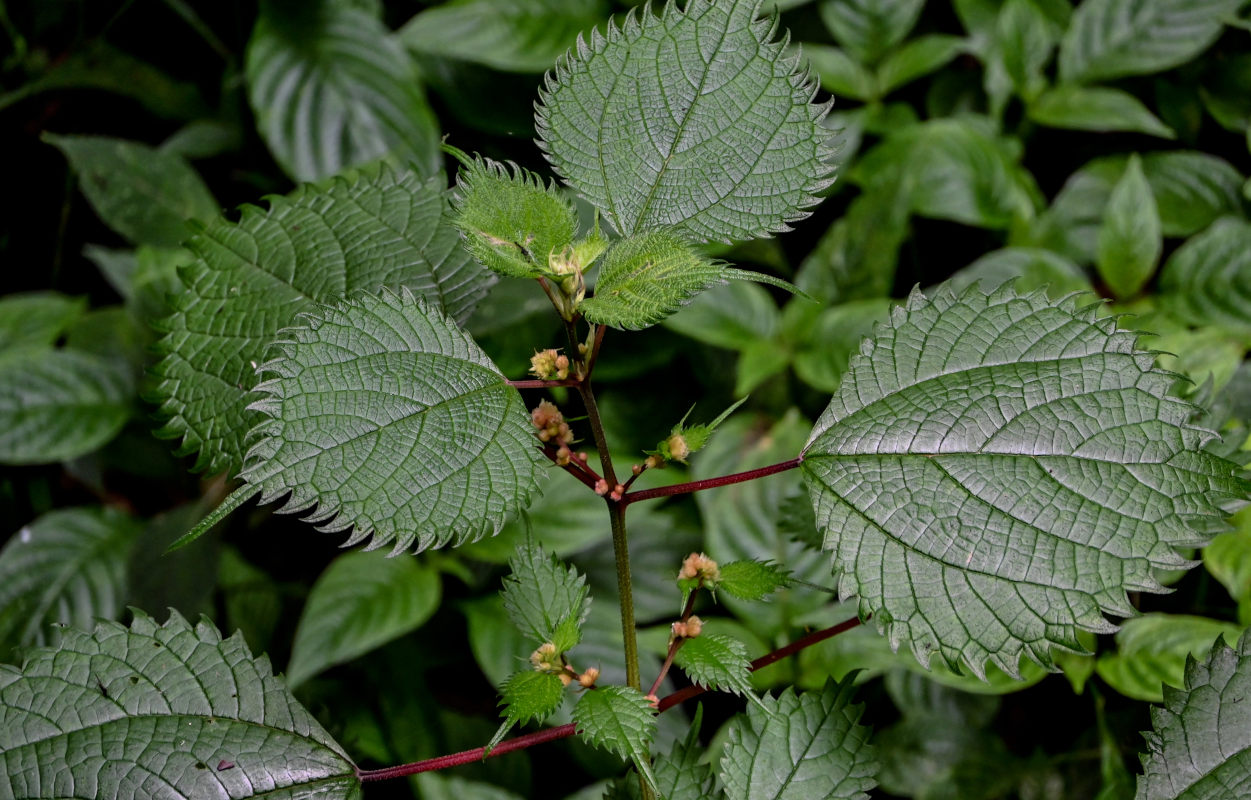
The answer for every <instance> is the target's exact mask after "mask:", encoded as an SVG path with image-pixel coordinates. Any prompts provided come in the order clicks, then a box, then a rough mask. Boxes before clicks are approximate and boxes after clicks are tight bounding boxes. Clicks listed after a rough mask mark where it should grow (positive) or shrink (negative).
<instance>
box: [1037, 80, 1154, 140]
mask: <svg viewBox="0 0 1251 800" xmlns="http://www.w3.org/2000/svg"><path fill="white" fill-rule="evenodd" d="M1029 117H1030V119H1032V120H1034V121H1035V122H1037V123H1039V124H1040V125H1047V126H1049V127H1052V128H1069V129H1072V130H1080V131H1130V132H1137V133H1146V134H1150V135H1151V136H1159V137H1161V138H1163V139H1174V138H1176V137H1177V134H1176V133H1174V132H1173V130H1172V129H1171V128H1169V127H1168V126H1167V125H1165V124H1164V123H1163V122H1161V121H1160V119H1159V118H1158V117H1156V115H1155V114H1152V113H1151V111H1150V110H1149V109H1148V108H1147V107H1146V106H1145V105H1143V104H1142V103H1140V102H1139V101H1138V99H1137V98H1136V97H1134V96H1133V95H1132V94H1129V93H1128V92H1123V91H1121V90H1120V89H1109V88H1106V87H1086V86H1073V85H1062V86H1057V87H1056V88H1054V89H1052V90H1050V91H1047V92H1045V93H1043V94H1042V95H1040V96H1039V97H1038V99H1037V100H1036V101H1035V102H1034V103H1033V104H1031V105H1030V108H1029Z"/></svg>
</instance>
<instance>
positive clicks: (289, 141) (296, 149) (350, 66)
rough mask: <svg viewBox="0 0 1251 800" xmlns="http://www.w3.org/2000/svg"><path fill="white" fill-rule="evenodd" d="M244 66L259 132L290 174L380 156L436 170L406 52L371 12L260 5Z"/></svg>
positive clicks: (320, 174) (426, 113)
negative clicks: (260, 11)
mask: <svg viewBox="0 0 1251 800" xmlns="http://www.w3.org/2000/svg"><path fill="white" fill-rule="evenodd" d="M245 73H246V78H247V85H248V100H249V101H251V104H252V111H253V113H255V115H256V125H257V129H258V130H259V131H260V134H261V138H262V139H264V140H265V143H266V144H267V145H269V150H270V152H271V153H273V155H274V159H275V160H277V161H278V163H279V164H281V165H282V168H283V169H284V170H285V171H286V172H287V174H288V175H290V176H291V177H292V178H294V179H296V180H297V181H311V180H317V179H319V178H326V177H329V176H331V175H334V174H335V173H338V172H341V171H343V170H344V169H345V168H347V167H353V166H358V165H360V164H363V163H365V162H367V161H373V160H375V159H378V158H381V157H383V156H387V155H393V156H394V157H395V158H397V159H399V160H400V161H401V162H403V163H408V162H412V164H413V165H414V167H415V168H416V170H417V171H418V172H419V173H421V174H422V175H423V176H428V175H434V174H435V173H436V172H438V170H439V125H438V120H436V119H435V118H434V115H433V114H432V113H431V112H430V107H429V106H427V105H426V100H425V98H424V97H423V96H422V92H421V88H420V83H419V82H418V79H417V70H416V68H415V67H414V66H413V63H412V61H411V60H410V58H409V56H408V53H406V52H405V51H404V48H403V47H402V46H401V45H400V44H399V43H398V42H397V41H395V40H394V39H393V38H392V37H391V36H390V35H389V31H387V30H386V28H385V27H383V25H382V23H381V22H380V21H379V20H378V19H377V18H376V17H375V16H374V15H372V14H369V13H367V12H365V11H362V10H360V9H357V8H352V7H351V5H350V4H347V3H337V2H327V0H315V2H310V3H295V4H291V3H287V4H280V3H269V4H265V5H263V6H262V13H261V15H260V18H259V19H258V20H257V23H256V28H255V29H254V30H253V31H252V38H251V39H250V40H249V41H248V49H247V56H246V63H245Z"/></svg>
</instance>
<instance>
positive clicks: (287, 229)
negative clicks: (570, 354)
mask: <svg viewBox="0 0 1251 800" xmlns="http://www.w3.org/2000/svg"><path fill="white" fill-rule="evenodd" d="M449 214H450V210H449V208H448V201H447V197H446V192H445V191H444V190H443V182H442V179H440V178H431V179H429V180H426V181H423V180H421V179H419V178H418V177H417V176H416V175H414V174H413V173H411V172H399V171H395V170H392V169H389V168H386V167H383V168H379V169H374V170H369V171H364V170H362V171H360V172H358V173H355V174H353V175H350V176H348V177H344V178H335V179H332V180H331V181H328V182H326V183H324V184H314V185H307V186H302V187H300V188H298V189H296V190H295V191H294V192H292V193H291V194H290V195H287V196H286V197H274V198H270V208H269V210H268V211H265V210H262V209H259V208H254V207H245V208H244V209H243V214H242V218H241V219H240V220H239V222H238V223H231V222H227V221H226V220H225V219H221V218H219V219H217V220H215V221H213V222H211V223H209V225H208V226H207V227H206V228H205V229H204V230H203V231H202V232H201V233H200V234H199V235H197V236H196V237H195V238H194V239H192V240H191V242H190V243H189V244H188V247H189V248H190V249H191V251H192V252H193V253H194V254H195V256H196V260H195V261H194V262H193V263H192V264H191V265H190V266H188V267H186V268H185V269H184V270H183V273H182V278H183V281H184V283H185V284H186V287H187V290H186V292H185V293H182V294H180V295H178V296H177V297H176V298H175V300H174V302H175V306H174V313H173V315H172V316H171V317H169V318H168V319H166V320H165V321H164V323H163V326H164V328H165V330H166V335H165V337H164V338H163V339H162V340H161V342H160V343H159V345H158V349H159V350H160V352H161V353H162V355H163V356H164V358H163V359H162V360H161V362H160V363H159V364H157V366H156V367H155V369H154V374H155V377H156V378H157V384H156V386H155V389H154V395H155V399H157V400H158V401H159V402H160V403H161V407H160V415H161V417H162V418H163V419H164V420H165V423H166V424H165V426H164V427H163V428H162V429H161V431H159V434H160V435H162V436H164V437H167V438H181V439H182V444H181V446H180V447H179V448H178V454H179V455H187V454H190V453H198V457H197V458H196V462H195V469H197V470H207V471H208V472H219V471H222V470H226V471H229V472H231V473H232V474H233V473H236V472H238V471H239V469H240V468H241V466H242V464H243V456H244V452H245V447H244V445H245V437H246V435H247V433H248V431H249V430H250V429H251V428H252V426H253V425H254V424H255V423H256V422H257V421H258V417H257V416H256V415H255V414H254V413H251V412H249V411H247V404H248V403H249V402H250V400H249V398H248V397H247V393H248V390H250V389H251V388H252V387H253V386H254V385H255V384H256V381H257V378H256V367H257V365H258V364H260V362H261V361H262V360H263V359H264V356H265V353H266V349H267V348H268V346H269V344H270V342H272V341H273V338H274V336H275V334H277V332H278V330H279V329H280V328H283V327H285V326H287V325H291V324H293V323H294V322H295V317H296V315H297V314H298V313H300V312H303V311H308V310H309V309H311V308H312V307H313V304H314V303H318V302H321V303H327V302H333V301H336V300H339V299H341V298H343V297H344V296H347V295H351V294H353V293H357V292H361V291H369V292H376V291H378V290H379V289H381V288H383V287H390V288H396V287H399V286H405V287H407V288H409V289H411V290H412V291H414V292H415V293H417V294H418V295H420V296H422V297H424V298H426V299H427V300H428V301H429V302H432V303H437V304H438V305H439V306H440V307H441V308H442V310H443V311H445V312H446V313H447V314H449V315H450V316H452V317H453V318H455V319H457V320H464V319H465V318H466V317H468V316H469V314H470V312H472V311H473V307H474V305H475V304H476V303H477V301H478V300H479V299H481V297H482V296H483V294H485V292H486V290H487V288H488V287H489V284H490V282H489V281H488V280H486V275H487V273H485V272H484V271H483V270H482V268H481V267H479V266H478V265H476V264H474V263H473V260H472V259H471V258H470V257H469V254H468V253H466V252H465V250H464V248H463V247H462V246H461V243H460V236H459V234H458V233H457V231H456V229H455V227H453V226H452V224H451V222H450V219H449V216H448V215H449Z"/></svg>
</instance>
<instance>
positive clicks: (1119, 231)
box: [1095, 155, 1164, 297]
mask: <svg viewBox="0 0 1251 800" xmlns="http://www.w3.org/2000/svg"><path fill="white" fill-rule="evenodd" d="M1104 214H1105V216H1104V220H1103V225H1102V226H1101V227H1100V228H1099V242H1098V249H1097V250H1096V251H1095V266H1096V267H1098V269H1099V275H1100V277H1102V278H1103V280H1104V282H1105V283H1107V284H1108V288H1110V289H1111V290H1112V293H1113V294H1115V295H1116V296H1117V297H1132V296H1133V295H1135V294H1137V293H1138V291H1139V290H1140V289H1142V287H1143V286H1144V285H1145V284H1146V283H1147V281H1148V280H1150V279H1151V276H1152V274H1154V273H1155V265H1156V262H1157V261H1159V259H1160V251H1161V250H1163V249H1164V240H1163V237H1162V236H1161V234H1160V215H1159V212H1158V211H1157V210H1156V206H1155V197H1154V196H1153V195H1152V194H1151V187H1150V185H1148V184H1147V178H1146V176H1145V175H1143V173H1142V162H1141V161H1140V160H1139V159H1138V156H1136V155H1135V156H1133V157H1131V158H1130V160H1129V167H1128V168H1126V170H1125V174H1124V175H1122V176H1121V179H1120V180H1119V181H1117V183H1116V186H1114V187H1113V188H1112V195H1111V196H1110V197H1109V198H1108V207H1107V209H1106V210H1105V212H1104Z"/></svg>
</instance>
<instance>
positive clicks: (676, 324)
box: [664, 281, 779, 350]
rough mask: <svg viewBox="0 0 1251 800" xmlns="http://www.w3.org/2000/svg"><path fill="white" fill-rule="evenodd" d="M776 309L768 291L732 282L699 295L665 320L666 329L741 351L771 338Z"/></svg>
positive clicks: (774, 329)
mask: <svg viewBox="0 0 1251 800" xmlns="http://www.w3.org/2000/svg"><path fill="white" fill-rule="evenodd" d="M778 317H779V315H778V307H777V304H775V303H774V302H773V298H772V297H770V296H769V293H768V291H766V290H765V289H763V288H761V287H760V286H756V285H755V284H752V283H746V282H744V281H732V282H730V283H729V284H726V285H724V286H714V287H713V288H711V289H709V290H708V291H706V292H704V293H702V294H700V295H699V296H698V297H696V298H695V299H694V300H692V301H691V303H690V305H687V306H684V307H683V308H681V309H680V310H679V311H678V312H677V313H676V314H674V315H673V316H671V317H666V318H665V321H664V324H665V327H666V328H669V329H670V330H673V331H677V332H678V333H680V334H682V335H683V336H687V337H689V338H691V339H694V340H696V341H698V342H703V343H704V344H710V345H712V346H713V347H724V348H726V349H727V350H744V349H746V348H748V347H751V346H752V345H754V344H756V343H757V342H759V341H761V340H767V339H769V338H770V337H771V336H773V334H774V332H775V331H776V330H777V325H778Z"/></svg>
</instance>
